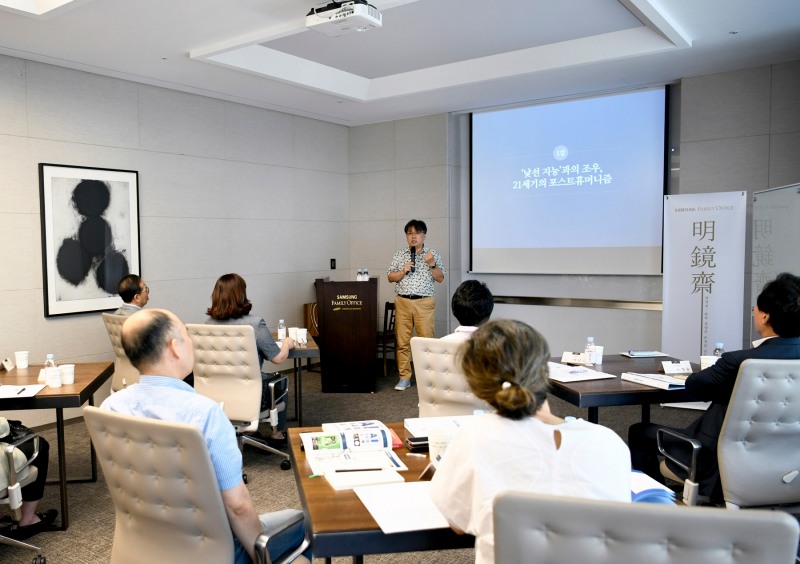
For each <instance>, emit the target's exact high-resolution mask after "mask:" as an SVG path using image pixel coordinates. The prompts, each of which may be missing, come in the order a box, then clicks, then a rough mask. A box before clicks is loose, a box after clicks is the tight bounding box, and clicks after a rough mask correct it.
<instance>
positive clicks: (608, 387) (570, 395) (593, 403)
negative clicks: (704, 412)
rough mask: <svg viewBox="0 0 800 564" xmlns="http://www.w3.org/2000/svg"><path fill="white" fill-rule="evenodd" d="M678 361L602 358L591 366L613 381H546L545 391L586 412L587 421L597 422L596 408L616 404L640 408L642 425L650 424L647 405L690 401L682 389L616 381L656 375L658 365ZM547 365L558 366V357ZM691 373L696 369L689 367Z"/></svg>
mask: <svg viewBox="0 0 800 564" xmlns="http://www.w3.org/2000/svg"><path fill="white" fill-rule="evenodd" d="M665 360H678V359H675V358H672V357H668V356H662V357H654V358H628V357H625V356H622V355H604V356H603V363H602V364H599V365H596V366H594V367H593V369H594V370H597V371H598V372H605V373H607V374H614V375H615V376H616V378H607V379H603V380H586V381H583V382H569V383H565V382H556V381H555V380H550V390H549V392H550V393H551V394H553V395H554V396H556V397H558V398H561V399H562V400H564V401H566V402H569V403H571V404H572V405H574V406H577V407H586V408H588V410H589V415H588V418H589V421H590V422H592V423H597V422H598V418H599V408H601V407H611V406H619V405H641V406H642V422H643V423H649V422H650V405H651V404H654V403H675V402H685V401H693V398H692V397H691V396H690V395H689V394H688V392H687V391H686V390H685V389H678V390H661V389H658V388H651V387H649V386H644V385H642V384H637V383H635V382H628V381H627V380H623V379H622V378H620V375H621V374H622V373H623V372H638V373H640V374H652V373H657V372H658V370H659V368H660V367H661V362H662V361H665ZM550 361H551V362H556V363H560V362H561V359H560V358H551V359H550ZM692 368H693V369H694V370H697V369H698V366H697V365H695V364H692Z"/></svg>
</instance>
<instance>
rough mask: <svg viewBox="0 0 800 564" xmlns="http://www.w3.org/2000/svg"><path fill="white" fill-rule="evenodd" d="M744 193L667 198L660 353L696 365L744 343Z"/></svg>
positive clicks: (665, 198) (736, 348) (745, 211)
mask: <svg viewBox="0 0 800 564" xmlns="http://www.w3.org/2000/svg"><path fill="white" fill-rule="evenodd" d="M746 218H747V195H746V193H745V192H716V193H710V194H683V195H674V196H665V197H664V296H663V303H664V311H663V313H662V322H661V347H662V348H661V350H663V351H665V352H668V353H669V354H670V355H672V356H675V357H678V358H681V359H685V360H691V361H693V362H698V361H699V357H700V355H704V354H711V353H712V351H713V350H714V344H715V343H716V342H718V341H721V342H723V343H725V346H726V347H727V348H728V349H729V350H738V349H740V348H741V345H742V315H743V307H744V305H743V304H744V254H745V226H746Z"/></svg>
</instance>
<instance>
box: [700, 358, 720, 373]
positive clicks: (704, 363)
mask: <svg viewBox="0 0 800 564" xmlns="http://www.w3.org/2000/svg"><path fill="white" fill-rule="evenodd" d="M718 360H719V357H718V356H717V355H714V354H704V355H702V356H701V357H700V370H705V369H706V368H708V367H709V366H711V365H712V364H714V363H715V362H717V361H718Z"/></svg>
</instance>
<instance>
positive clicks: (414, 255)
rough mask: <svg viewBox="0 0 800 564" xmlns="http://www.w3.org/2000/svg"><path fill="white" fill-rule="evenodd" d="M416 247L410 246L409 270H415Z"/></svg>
mask: <svg viewBox="0 0 800 564" xmlns="http://www.w3.org/2000/svg"><path fill="white" fill-rule="evenodd" d="M416 265H417V248H416V247H413V246H412V247H411V272H416V271H417V266H416Z"/></svg>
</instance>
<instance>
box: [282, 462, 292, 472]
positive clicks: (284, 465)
mask: <svg viewBox="0 0 800 564" xmlns="http://www.w3.org/2000/svg"><path fill="white" fill-rule="evenodd" d="M291 467H292V462H291V461H290V460H281V470H288V469H289V468H291Z"/></svg>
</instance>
